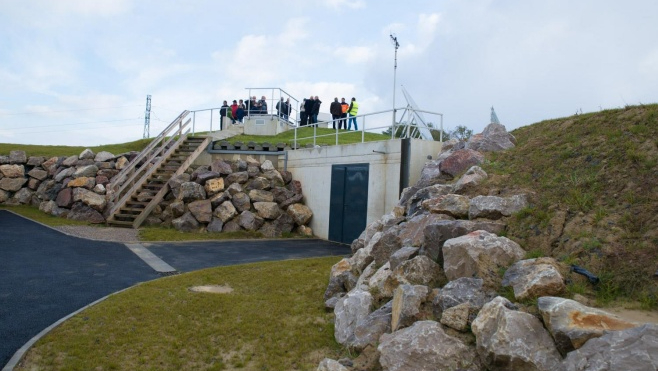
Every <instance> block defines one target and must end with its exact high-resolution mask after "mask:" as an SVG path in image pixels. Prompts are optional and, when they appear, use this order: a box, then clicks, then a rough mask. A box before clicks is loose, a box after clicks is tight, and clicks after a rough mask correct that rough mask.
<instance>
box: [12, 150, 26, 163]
mask: <svg viewBox="0 0 658 371" xmlns="http://www.w3.org/2000/svg"><path fill="white" fill-rule="evenodd" d="M26 162H27V154H26V153H25V151H20V150H17V151H9V163H10V164H19V165H22V164H25V163H26Z"/></svg>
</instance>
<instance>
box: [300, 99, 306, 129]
mask: <svg viewBox="0 0 658 371" xmlns="http://www.w3.org/2000/svg"><path fill="white" fill-rule="evenodd" d="M307 123H308V115H307V114H306V98H304V99H303V100H302V104H300V105H299V126H306V124H307Z"/></svg>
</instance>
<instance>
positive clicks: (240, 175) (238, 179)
mask: <svg viewBox="0 0 658 371" xmlns="http://www.w3.org/2000/svg"><path fill="white" fill-rule="evenodd" d="M247 180H249V173H247V172H246V171H239V172H236V173H231V174H229V175H228V176H227V177H226V183H228V184H231V183H239V184H244V183H246V182H247Z"/></svg>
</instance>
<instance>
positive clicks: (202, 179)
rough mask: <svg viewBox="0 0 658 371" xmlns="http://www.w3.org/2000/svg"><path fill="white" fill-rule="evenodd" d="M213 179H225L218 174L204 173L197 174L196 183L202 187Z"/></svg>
mask: <svg viewBox="0 0 658 371" xmlns="http://www.w3.org/2000/svg"><path fill="white" fill-rule="evenodd" d="M211 179H223V178H221V177H220V174H219V173H218V172H215V171H204V172H200V173H199V174H197V176H196V179H195V180H194V181H195V182H197V183H199V184H201V185H205V184H206V182H207V181H209V180H211Z"/></svg>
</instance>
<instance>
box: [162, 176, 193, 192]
mask: <svg viewBox="0 0 658 371" xmlns="http://www.w3.org/2000/svg"><path fill="white" fill-rule="evenodd" d="M189 181H190V174H187V173H183V174H180V175H175V176H172V177H171V179H169V181H168V182H167V184H169V188H170V189H171V192H172V193H173V194H174V196H175V197H178V195H179V191H180V187H181V185H182V184H183V183H187V182H189Z"/></svg>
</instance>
